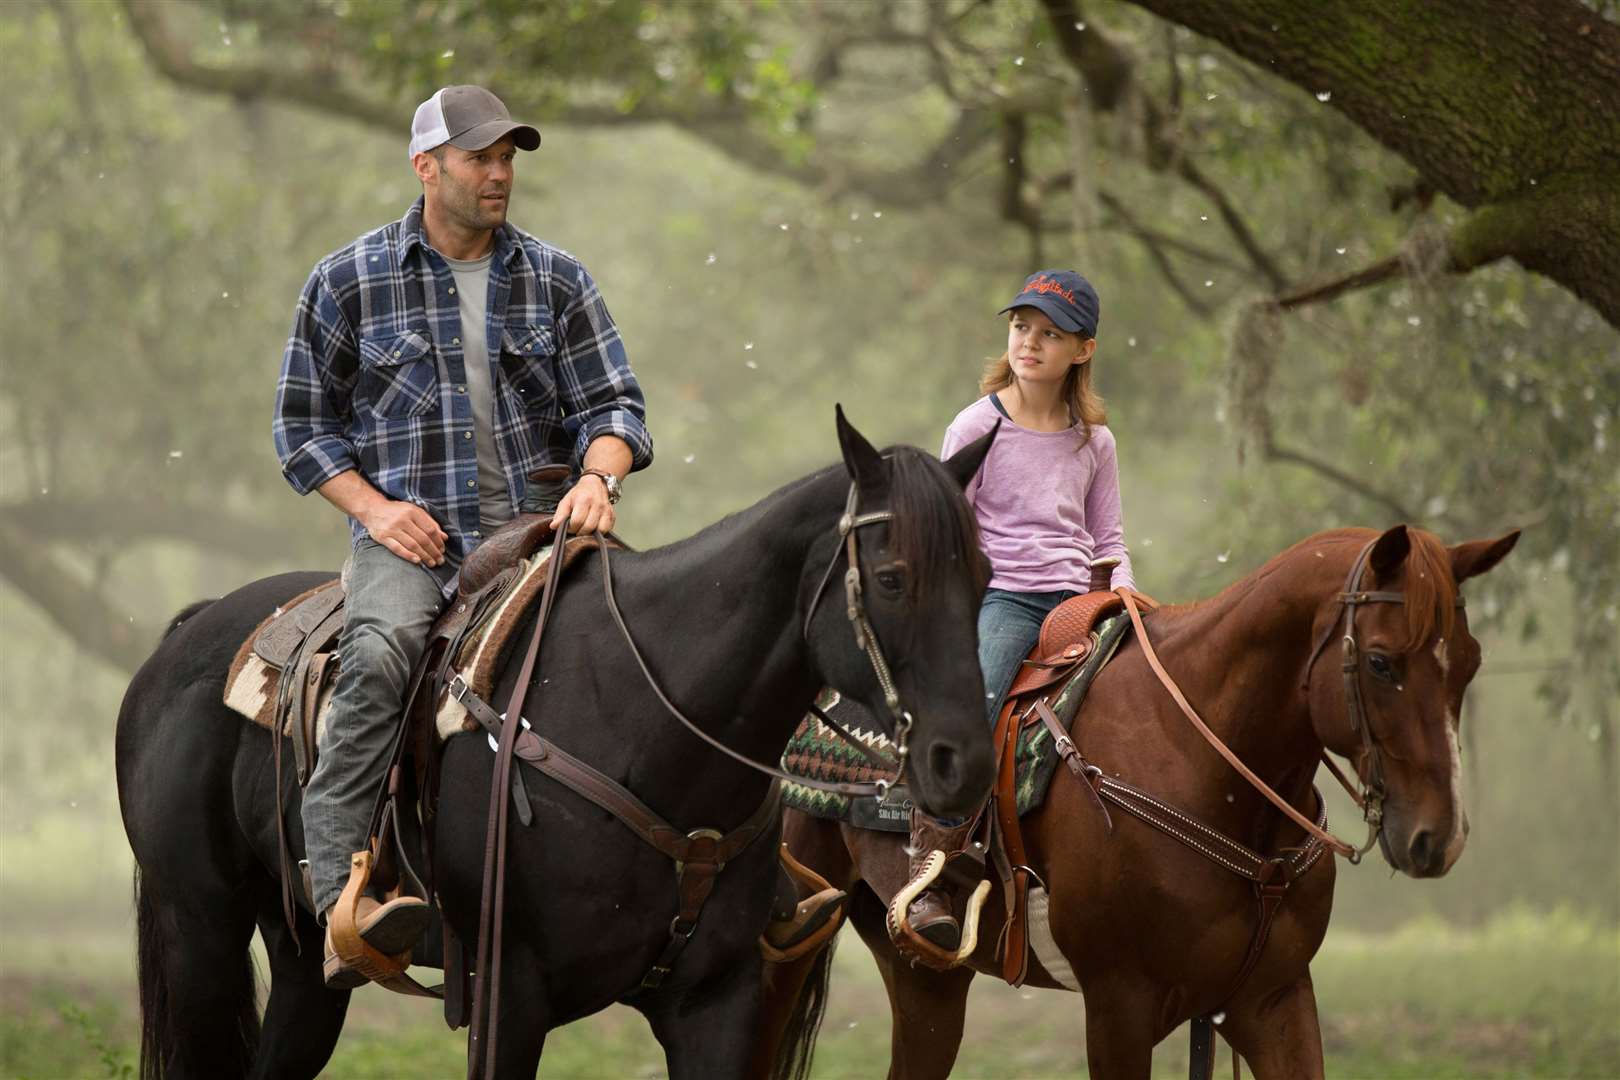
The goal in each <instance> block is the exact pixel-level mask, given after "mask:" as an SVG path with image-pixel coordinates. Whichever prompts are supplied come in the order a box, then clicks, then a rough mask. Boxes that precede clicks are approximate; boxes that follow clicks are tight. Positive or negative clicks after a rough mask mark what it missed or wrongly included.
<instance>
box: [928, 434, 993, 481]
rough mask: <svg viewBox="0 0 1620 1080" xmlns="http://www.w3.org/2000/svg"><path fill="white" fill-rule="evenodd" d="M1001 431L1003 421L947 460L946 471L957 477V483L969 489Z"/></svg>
mask: <svg viewBox="0 0 1620 1080" xmlns="http://www.w3.org/2000/svg"><path fill="white" fill-rule="evenodd" d="M1000 430H1001V421H1000V420H999V419H998V420H997V421H996V426H995V427H993V428H991V429H990V430H989V431H987V432H985V433H984V434H983V435H980V436H979V437H978V438H977V439H974V440H973V441H972V442H970V443H968V444H967V445H966V446H964V447H962V449H960V450H958V451H957V452H956V453H954V454H952V455H951V456H950V457H948V458H946V459H945V460H944V462H942V464H943V465H944V466H945V471H946V472H948V473H950V474H951V475H952V476H954V477H956V482H957V483H958V484H960V485H962V487H964V488H965V487H967V486H968V484H970V483H972V482H973V478H974V477H975V476H977V475H978V473H979V466H980V465H983V464H984V457H985V455H986V454H988V453H989V452H990V444H991V443H993V442H995V441H996V432H998V431H1000Z"/></svg>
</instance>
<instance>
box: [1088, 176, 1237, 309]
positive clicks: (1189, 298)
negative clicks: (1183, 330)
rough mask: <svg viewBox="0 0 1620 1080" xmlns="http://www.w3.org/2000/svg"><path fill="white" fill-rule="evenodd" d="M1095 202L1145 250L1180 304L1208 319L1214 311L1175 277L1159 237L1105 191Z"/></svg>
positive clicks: (1098, 195) (1098, 194)
mask: <svg viewBox="0 0 1620 1080" xmlns="http://www.w3.org/2000/svg"><path fill="white" fill-rule="evenodd" d="M1097 200H1098V201H1099V202H1101V203H1102V204H1103V205H1104V206H1106V207H1108V209H1109V210H1111V211H1112V212H1113V214H1114V216H1115V217H1116V218H1118V219H1119V222H1120V225H1121V226H1123V227H1124V229H1125V231H1126V232H1128V233H1129V234H1130V235H1131V236H1133V237H1135V238H1136V239H1137V241H1139V242H1140V243H1141V245H1142V246H1143V247H1144V248H1145V249H1147V253H1148V257H1149V258H1150V259H1152V260H1153V265H1154V266H1156V267H1158V269H1159V273H1160V274H1161V275H1162V276H1163V277H1164V280H1165V281H1167V282H1169V283H1170V288H1171V289H1173V290H1174V291H1175V294H1176V295H1177V296H1179V297H1180V298H1181V302H1182V303H1183V304H1186V305H1187V308H1188V310H1190V311H1191V312H1192V313H1193V314H1194V315H1197V316H1198V317H1199V318H1201V319H1207V318H1209V316H1210V315H1211V314H1212V313H1213V310H1214V309H1213V308H1212V307H1211V306H1210V305H1209V304H1206V303H1204V301H1203V300H1201V299H1200V298H1199V297H1198V295H1197V294H1196V293H1194V292H1193V291H1192V290H1191V289H1189V288H1188V287H1187V285H1186V284H1185V283H1184V282H1183V281H1182V280H1181V278H1180V277H1178V276H1177V275H1176V270H1175V267H1174V266H1172V265H1171V264H1170V256H1169V255H1167V254H1165V246H1166V245H1164V244H1163V243H1162V241H1161V237H1160V236H1159V235H1158V234H1156V233H1154V232H1153V230H1151V229H1149V228H1147V227H1146V226H1144V225H1143V224H1141V222H1139V221H1137V220H1136V218H1135V217H1133V216H1132V215H1131V212H1130V211H1129V210H1127V209H1126V208H1125V204H1124V203H1123V202H1121V201H1120V200H1119V199H1117V198H1115V197H1114V196H1113V195H1110V194H1108V193H1107V192H1106V191H1099V192H1097Z"/></svg>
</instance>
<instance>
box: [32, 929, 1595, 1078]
mask: <svg viewBox="0 0 1620 1080" xmlns="http://www.w3.org/2000/svg"><path fill="white" fill-rule="evenodd" d="M101 925H102V929H100V930H98V931H96V932H93V933H89V934H81V935H79V936H76V937H69V936H66V935H64V934H56V933H45V932H19V928H18V927H17V926H15V925H7V926H6V927H5V929H4V930H3V931H0V956H3V957H4V958H5V960H4V966H3V967H0V1075H3V1076H4V1077H6V1078H12V1077H16V1078H29V1080H55V1078H66V1077H87V1078H88V1077H121V1076H130V1075H132V1074H133V1071H134V1060H135V1054H134V1042H135V1008H134V1002H133V984H132V973H131V961H130V953H131V947H130V944H129V940H130V939H129V936H128V932H127V931H128V928H127V927H121V926H117V925H112V926H108V925H106V924H105V923H103V924H101ZM843 944H844V947H843V949H842V950H841V952H840V955H839V957H838V960H837V965H836V969H835V974H834V983H833V995H832V1002H831V1005H830V1008H829V1011H828V1015H827V1019H826V1023H825V1025H824V1027H823V1029H822V1038H821V1042H820V1047H819V1051H818V1054H817V1058H816V1069H815V1073H814V1075H815V1076H816V1077H817V1078H821V1080H833V1078H840V1080H841V1078H865V1077H874V1076H881V1075H882V1074H883V1072H884V1069H885V1066H886V1062H887V1048H888V1033H889V1025H888V1019H887V1007H886V1003H885V1001H884V997H883V990H882V986H881V984H880V983H879V981H878V979H877V975H876V973H875V970H874V969H873V968H872V965H871V963H870V961H869V960H868V959H867V958H866V956H865V954H864V950H863V949H862V948H861V946H860V943H859V941H858V940H856V939H855V938H854V936H853V935H847V936H846V940H845V941H844V943H843ZM1313 970H1314V974H1315V977H1316V984H1317V993H1318V998H1319V1000H1320V1003H1321V1009H1322V1016H1323V1027H1324V1037H1325V1041H1326V1052H1327V1063H1328V1075H1330V1076H1332V1077H1336V1078H1357V1080H1360V1078H1366V1080H1382V1078H1397V1077H1414V1078H1415V1077H1423V1078H1439V1077H1510V1076H1511V1077H1521V1076H1536V1077H1594V1078H1615V1077H1620V932H1617V931H1616V930H1613V929H1604V928H1599V927H1597V926H1594V925H1592V924H1591V923H1589V922H1586V921H1583V920H1580V919H1577V918H1575V917H1572V916H1568V915H1562V914H1558V913H1553V914H1544V913H1531V912H1528V911H1515V912H1511V913H1508V914H1504V915H1502V916H1499V917H1498V918H1496V919H1494V920H1492V921H1491V922H1490V923H1488V924H1487V925H1485V926H1483V927H1481V928H1478V929H1472V930H1459V929H1455V928H1452V927H1449V926H1447V925H1445V924H1443V923H1439V922H1419V923H1412V924H1409V925H1407V926H1405V927H1403V928H1401V929H1399V930H1397V931H1395V932H1393V933H1388V934H1382V935H1376V936H1374V935H1365V934H1356V933H1345V932H1341V933H1331V934H1330V935H1329V938H1328V942H1327V944H1326V945H1325V946H1324V948H1323V950H1322V952H1321V954H1320V955H1319V956H1318V958H1317V961H1316V963H1315V965H1314V968H1313ZM1185 1042H1186V1039H1185V1034H1184V1033H1178V1034H1177V1035H1176V1036H1174V1037H1172V1038H1171V1039H1170V1040H1168V1041H1167V1042H1166V1043H1164V1044H1163V1045H1161V1046H1160V1047H1159V1049H1158V1051H1157V1052H1156V1053H1155V1055H1154V1066H1155V1075H1157V1076H1166V1077H1171V1076H1184V1075H1186V1045H1185ZM1084 1045H1085V1036H1084V1023H1083V1018H1082V1017H1081V1015H1080V1001H1079V998H1078V997H1077V996H1075V995H1071V994H1062V993H1055V992H1050V991H1020V990H1014V989H1012V988H1010V987H1007V986H1004V985H1001V984H998V983H991V982H989V981H988V980H985V979H982V978H981V979H980V980H978V981H977V982H976V983H975V986H974V991H973V999H972V1002H971V1004H970V1008H969V1023H968V1031H967V1036H966V1038H965V1040H964V1043H963V1049H962V1054H961V1057H960V1059H959V1061H958V1065H957V1069H956V1072H955V1073H954V1074H953V1075H955V1076H957V1077H968V1078H986V1080H988V1078H993V1077H996V1078H1000V1077H1006V1078H1013V1077H1017V1078H1030V1080H1035V1078H1039V1080H1047V1078H1051V1080H1058V1078H1069V1077H1084V1076H1085V1075H1086V1071H1085V1055H1084ZM463 1046H464V1042H463V1036H462V1035H461V1034H460V1033H452V1032H449V1031H447V1030H446V1029H445V1028H444V1026H443V1023H442V1021H441V1020H440V1019H439V1014H438V1012H437V1009H436V1008H435V1007H434V1006H433V1005H430V1004H425V1003H422V1002H418V1001H414V1000H411V999H405V998H398V997H395V996H393V995H390V994H387V993H385V992H383V991H380V990H367V991H363V992H362V993H360V994H359V995H357V997H356V999H355V1002H354V1005H353V1007H352V1009H351V1011H350V1020H349V1024H348V1027H347V1029H346V1031H345V1034H344V1037H343V1040H342V1041H341V1042H340V1044H339V1046H338V1051H337V1054H336V1056H335V1057H334V1058H333V1060H332V1063H331V1065H330V1067H329V1068H328V1070H327V1073H326V1075H327V1076H329V1077H333V1078H353V1080H359V1078H379V1080H380V1078H390V1080H391V1078H411V1077H456V1076H460V1075H461V1074H462V1072H463V1070H464V1068H465V1059H464V1057H463ZM661 1062H662V1058H661V1056H660V1053H659V1050H658V1046H657V1044H656V1043H655V1042H654V1041H653V1039H652V1037H651V1036H650V1035H649V1034H648V1032H647V1029H646V1026H645V1024H643V1023H642V1021H641V1018H640V1017H639V1016H638V1015H636V1014H635V1013H633V1012H631V1011H629V1010H627V1009H617V1008H616V1009H612V1010H609V1011H608V1012H605V1013H602V1014H599V1015H597V1016H595V1017H591V1018H589V1019H588V1020H585V1021H582V1022H580V1023H577V1024H574V1025H572V1026H570V1027H567V1028H564V1029H562V1030H561V1031H558V1032H555V1033H554V1034H553V1035H552V1036H551V1038H550V1039H549V1040H548V1042H547V1047H546V1056H545V1061H544V1069H543V1074H544V1075H545V1076H547V1077H558V1078H581V1080H583V1078H638V1077H657V1076H661V1075H662V1073H663V1068H662V1064H661ZM1223 1067H1224V1066H1223Z"/></svg>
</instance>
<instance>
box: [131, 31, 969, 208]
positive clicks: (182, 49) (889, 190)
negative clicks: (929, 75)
mask: <svg viewBox="0 0 1620 1080" xmlns="http://www.w3.org/2000/svg"><path fill="white" fill-rule="evenodd" d="M123 4H124V10H125V12H126V14H127V15H128V17H129V24H130V28H131V30H133V31H134V34H135V37H136V40H137V41H138V42H139V43H140V45H141V47H142V48H143V49H144V50H145V52H146V55H147V57H148V58H149V59H150V60H151V62H152V64H153V66H154V67H156V68H157V69H158V71H159V72H161V73H162V74H163V75H165V76H167V77H168V78H169V79H170V80H172V81H173V82H175V83H178V84H179V85H181V86H185V87H189V88H191V89H195V90H202V91H204V92H208V93H219V94H229V95H231V96H233V97H236V98H239V99H243V100H253V99H259V98H267V99H271V100H275V101H281V102H285V103H288V104H293V105H299V106H303V107H306V108H311V109H316V110H319V111H321V112H325V113H330V114H335V115H337V116H341V117H345V118H347V119H351V120H357V121H359V122H361V123H363V124H366V125H368V126H370V127H373V128H376V129H378V130H380V131H386V132H388V133H389V134H395V135H397V134H400V133H401V132H402V131H403V118H404V117H405V116H406V115H408V110H409V108H410V105H409V103H408V102H404V101H397V100H382V99H378V98H373V97H370V96H368V95H366V94H363V93H360V92H358V91H356V90H354V89H353V88H351V87H350V86H348V85H346V84H345V83H344V81H343V80H342V78H341V76H340V75H338V74H337V73H335V72H333V71H331V70H330V69H328V68H325V67H321V66H299V65H297V64H295V63H291V62H283V63H277V64H275V65H268V66H266V65H260V66H252V65H229V66H224V65H208V64H203V63H200V62H198V61H197V60H196V59H195V58H194V57H193V56H192V55H191V53H190V51H189V50H188V49H187V47H186V46H185V45H184V44H182V43H181V42H179V41H178V40H176V39H175V37H174V36H173V35H172V34H171V33H170V32H169V29H168V26H167V23H166V22H165V17H164V7H165V4H164V2H163V0H123ZM874 40H879V39H874ZM880 40H887V41H891V42H893V41H896V40H898V39H897V38H895V37H894V36H893V35H888V36H886V37H881V38H880ZM852 43H854V44H859V43H861V42H860V41H859V40H854V39H852ZM904 43H906V44H914V45H918V46H920V47H927V43H926V42H924V41H922V40H921V39H919V38H917V37H916V36H915V35H908V36H906V37H905V42H904ZM822 62H824V63H830V64H832V65H833V67H834V68H836V66H837V62H836V58H829V57H826V56H824V57H823V60H822ZM549 118H550V119H551V120H552V121H553V122H554V123H558V124H562V125H565V126H570V127H622V126H628V125H637V124H667V125H670V126H672V127H675V128H678V129H679V130H682V131H685V132H687V133H688V134H690V135H692V136H694V137H695V138H697V139H699V140H701V141H703V142H706V143H708V144H709V145H710V146H712V147H714V148H715V149H716V150H719V151H720V152H721V153H722V154H725V155H726V156H727V157H729V158H731V159H732V160H734V161H737V162H739V163H741V164H743V165H746V166H748V167H749V168H752V169H755V170H757V171H760V172H763V173H767V174H770V175H774V176H780V177H784V178H786V179H789V180H792V181H795V182H797V183H800V184H803V185H805V186H807V187H819V188H826V189H830V190H832V191H833V192H835V193H843V192H850V191H857V192H861V193H863V194H866V195H869V196H871V197H872V198H874V199H878V200H880V201H882V202H884V203H887V204H889V205H892V206H897V207H915V206H923V205H927V204H930V203H934V202H937V201H939V200H940V199H942V198H943V197H944V196H945V195H946V193H947V192H949V191H950V189H951V188H952V186H953V185H954V182H955V177H956V171H955V166H956V165H957V164H958V163H959V162H961V161H962V160H964V159H966V158H968V157H969V156H971V155H972V154H974V153H976V152H977V151H978V150H979V149H981V148H982V147H983V146H985V145H986V144H987V143H988V142H989V140H990V138H991V137H992V136H993V134H994V131H995V127H994V124H993V123H992V122H991V120H990V118H989V117H988V116H987V115H986V113H985V112H984V111H983V110H979V109H974V108H963V109H962V110H961V111H960V112H959V113H958V115H957V118H956V122H955V123H954V124H953V125H952V127H951V129H950V130H949V131H947V132H945V134H944V135H943V136H942V137H941V138H940V139H939V140H938V141H937V142H936V143H935V144H934V146H933V148H932V149H931V150H930V151H929V153H927V154H926V155H924V157H923V158H922V160H920V161H919V162H918V163H916V164H915V165H911V166H902V167H901V168H899V169H895V170H891V171H881V172H880V171H872V170H862V169H856V168H852V167H849V166H847V165H845V164H843V163H841V162H837V161H828V160H826V159H825V158H822V159H816V158H811V159H807V160H804V161H797V160H792V159H790V158H789V157H788V156H787V155H785V154H784V153H783V152H782V150H781V148H780V147H779V146H777V145H776V144H775V143H774V142H772V141H771V140H770V139H769V138H767V137H765V136H764V135H762V134H761V133H760V132H759V131H758V130H757V128H756V127H755V124H754V122H753V118H752V117H751V116H750V114H749V112H748V109H747V108H746V106H744V105H743V104H741V103H739V102H736V101H730V100H717V101H714V102H711V103H706V104H703V105H701V106H690V105H677V104H672V103H669V102H664V101H658V100H655V99H643V100H641V101H639V102H637V104H636V105H635V106H633V107H632V108H630V109H621V108H618V107H616V106H612V105H597V104H583V105H580V104H576V105H571V106H569V107H567V108H565V109H562V110H560V111H553V112H551V114H550V117H549Z"/></svg>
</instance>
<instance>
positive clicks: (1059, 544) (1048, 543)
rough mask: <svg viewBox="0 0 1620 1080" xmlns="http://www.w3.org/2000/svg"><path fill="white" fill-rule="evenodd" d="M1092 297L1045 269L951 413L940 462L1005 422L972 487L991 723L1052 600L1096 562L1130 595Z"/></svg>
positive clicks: (1079, 283)
mask: <svg viewBox="0 0 1620 1080" xmlns="http://www.w3.org/2000/svg"><path fill="white" fill-rule="evenodd" d="M1097 308H1098V303H1097V293H1096V290H1095V289H1093V288H1092V287H1091V283H1090V282H1088V281H1087V280H1086V279H1085V278H1083V277H1081V276H1080V275H1079V274H1077V273H1075V272H1074V271H1072V270H1042V271H1040V272H1039V273H1037V274H1033V275H1031V276H1030V278H1029V279H1028V280H1027V281H1025V282H1024V288H1023V291H1022V292H1020V293H1019V294H1018V295H1017V296H1016V297H1014V298H1013V301H1012V303H1010V304H1008V305H1007V306H1006V307H1004V308H1002V309H1001V311H1002V313H1007V312H1011V317H1010V318H1009V319H1008V320H1007V351H1006V352H1005V353H1003V354H1002V355H1001V357H1000V358H999V359H996V360H993V361H991V362H990V364H989V366H988V367H987V368H986V369H985V373H984V378H983V379H981V380H980V382H979V390H980V391H981V392H982V393H983V394H984V395H985V396H984V397H981V398H980V399H979V400H977V401H975V402H974V403H973V404H971V405H969V406H968V407H967V408H965V409H963V410H962V411H961V412H960V413H958V414H957V416H956V419H955V420H953V421H952V422H951V426H950V427H949V428H948V429H947V430H946V432H945V446H944V448H943V449H942V450H941V451H940V454H941V456H942V457H949V456H950V455H951V454H953V453H955V452H956V450H957V449H958V448H960V447H961V446H963V445H964V444H966V443H969V442H971V441H973V440H974V439H976V438H978V437H979V436H980V435H983V434H984V433H985V432H986V431H988V430H990V428H992V427H994V426H995V424H996V421H997V420H1001V421H1002V425H1001V431H1000V432H999V433H998V434H997V435H996V441H995V444H994V445H993V446H992V447H991V448H990V455H989V457H987V458H986V459H985V462H984V467H983V469H981V470H980V472H979V475H978V476H977V477H975V478H974V480H973V482H972V483H971V484H969V485H968V489H967V497H968V502H970V503H972V504H973V510H974V514H975V516H976V517H977V518H978V520H979V533H980V539H981V542H982V544H983V546H984V551H985V554H986V555H988V556H989V557H990V567H991V577H990V591H989V592H988V593H986V594H985V598H984V606H983V607H982V608H981V609H980V611H979V666H980V667H981V668H983V669H984V689H985V695H986V705H987V707H988V711H989V713H990V717H991V719H994V718H995V716H996V713H997V712H998V711H999V710H1000V708H1001V699H1002V698H1003V697H1004V696H1005V694H1006V693H1007V688H1008V687H1009V686H1011V685H1012V681H1013V676H1014V675H1016V674H1017V672H1018V666H1019V664H1020V663H1021V662H1022V661H1023V659H1024V657H1026V656H1028V655H1029V650H1030V649H1032V648H1034V647H1035V642H1036V640H1037V639H1038V638H1039V637H1040V631H1041V621H1042V620H1043V619H1045V618H1046V615H1047V613H1048V612H1050V611H1051V610H1052V609H1053V608H1054V607H1056V606H1057V605H1058V603H1059V602H1061V601H1063V600H1065V599H1067V598H1069V597H1070V596H1073V595H1075V594H1076V593H1080V592H1084V591H1086V589H1087V588H1089V584H1088V583H1089V581H1090V577H1091V564H1092V563H1093V562H1096V561H1099V560H1104V559H1109V558H1117V559H1118V560H1119V562H1118V564H1117V565H1116V566H1115V567H1114V569H1113V574H1112V579H1111V581H1110V583H1109V587H1110V588H1114V589H1119V588H1130V589H1134V588H1135V587H1136V582H1135V580H1134V579H1133V578H1132V576H1131V560H1130V554H1129V553H1128V552H1127V551H1126V549H1125V537H1124V528H1123V521H1122V519H1121V515H1120V508H1119V466H1118V463H1117V461H1116V459H1115V456H1114V435H1113V432H1111V431H1109V430H1108V428H1106V427H1104V426H1103V425H1104V424H1106V423H1107V420H1108V417H1107V414H1106V413H1105V412H1104V411H1103V401H1102V398H1101V397H1099V396H1098V395H1097V392H1096V391H1095V390H1093V389H1092V386H1091V358H1092V355H1093V354H1094V353H1095V352H1096V349H1097Z"/></svg>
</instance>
